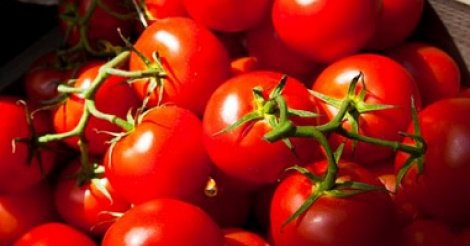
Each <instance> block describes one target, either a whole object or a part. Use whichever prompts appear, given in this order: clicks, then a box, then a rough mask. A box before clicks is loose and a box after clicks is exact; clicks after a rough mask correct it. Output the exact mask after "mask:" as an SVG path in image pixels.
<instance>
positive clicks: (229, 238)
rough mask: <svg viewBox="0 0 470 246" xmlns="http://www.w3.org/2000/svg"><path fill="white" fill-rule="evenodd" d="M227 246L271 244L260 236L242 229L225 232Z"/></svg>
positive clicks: (230, 229)
mask: <svg viewBox="0 0 470 246" xmlns="http://www.w3.org/2000/svg"><path fill="white" fill-rule="evenodd" d="M223 232H224V238H225V242H226V246H269V245H270V244H269V243H268V242H267V241H266V240H265V239H264V238H263V237H261V236H260V235H258V234H256V233H254V232H251V231H248V230H244V229H240V228H226V229H224V230H223Z"/></svg>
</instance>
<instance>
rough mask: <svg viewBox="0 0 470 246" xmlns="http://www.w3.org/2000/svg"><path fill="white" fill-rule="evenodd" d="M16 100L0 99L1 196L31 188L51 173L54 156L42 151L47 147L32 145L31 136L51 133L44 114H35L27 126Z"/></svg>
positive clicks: (21, 106) (24, 116) (51, 153)
mask: <svg viewBox="0 0 470 246" xmlns="http://www.w3.org/2000/svg"><path fill="white" fill-rule="evenodd" d="M19 100H20V99H19V98H14V97H7V96H1V97H0V115H2V116H3V119H2V120H0V129H1V131H0V160H1V161H0V194H5V193H12V192H18V191H21V190H25V189H27V188H29V187H32V186H33V185H34V184H36V183H38V182H39V181H41V180H42V179H43V178H44V176H45V175H47V174H48V173H49V172H50V171H51V169H52V167H53V165H54V161H55V157H56V154H55V153H54V152H53V151H52V150H47V149H44V148H43V147H47V146H42V147H41V146H38V145H37V144H32V143H33V142H34V140H33V139H32V137H37V136H39V134H45V133H50V132H51V128H52V126H51V123H50V121H49V119H48V118H47V116H46V114H44V111H39V112H37V113H36V114H34V117H33V120H32V124H31V126H30V125H29V124H28V121H27V120H26V119H27V113H26V111H25V106H24V105H22V104H20V103H19ZM32 128H34V131H32ZM33 133H35V134H33ZM33 135H36V136H33ZM16 139H23V140H25V141H26V142H22V141H15V140H16ZM27 141H30V143H28V142H27ZM34 145H36V146H34ZM38 148H39V149H38ZM30 157H32V158H30Z"/></svg>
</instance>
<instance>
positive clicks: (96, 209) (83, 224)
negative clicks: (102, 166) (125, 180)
mask: <svg viewBox="0 0 470 246" xmlns="http://www.w3.org/2000/svg"><path fill="white" fill-rule="evenodd" d="M79 167H80V160H74V161H72V162H71V163H70V164H69V165H68V166H67V167H66V169H64V170H63V171H62V173H61V174H60V178H59V180H58V182H57V184H56V187H55V192H54V200H55V206H56V208H57V211H58V212H59V214H60V216H61V217H62V219H64V221H66V222H67V223H68V224H69V225H71V226H73V227H75V228H77V229H79V230H81V231H84V232H87V233H88V234H91V235H97V236H102V235H104V232H105V231H106V230H107V229H108V228H109V226H111V224H112V223H113V222H114V220H115V217H113V216H112V215H111V213H123V212H125V211H127V210H128V209H129V208H130V204H129V203H128V202H126V201H124V199H123V198H121V197H119V195H117V194H116V192H115V191H114V190H113V189H112V187H111V186H110V184H109V182H108V180H107V179H106V178H95V179H92V180H90V181H89V182H87V183H85V184H84V185H82V186H79V185H77V180H76V179H75V178H74V177H76V176H75V175H77V174H78V169H79Z"/></svg>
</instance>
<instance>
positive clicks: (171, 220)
mask: <svg viewBox="0 0 470 246" xmlns="http://www.w3.org/2000/svg"><path fill="white" fill-rule="evenodd" d="M102 245H103V246H108V245H161V246H174V245H194V246H199V245H200V246H207V245H211V246H223V245H224V238H223V234H222V231H221V229H220V228H219V227H218V226H217V225H216V224H215V222H214V221H213V220H212V219H211V218H210V217H209V216H208V215H207V214H206V213H204V211H202V210H201V209H200V208H198V207H196V206H194V205H191V204H189V203H185V202H182V201H179V200H173V199H155V200H151V201H149V202H146V203H143V204H140V205H137V206H135V207H133V208H132V209H131V210H129V211H128V212H126V213H125V214H124V215H123V216H122V217H121V218H120V219H119V220H118V221H116V223H114V224H113V225H112V226H111V228H109V230H108V231H107V232H106V234H105V236H104V239H103V242H102Z"/></svg>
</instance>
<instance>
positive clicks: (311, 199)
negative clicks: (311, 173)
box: [281, 192, 322, 228]
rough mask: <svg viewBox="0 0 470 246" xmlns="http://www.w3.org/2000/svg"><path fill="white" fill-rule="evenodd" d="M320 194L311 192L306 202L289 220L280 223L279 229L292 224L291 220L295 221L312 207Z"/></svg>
mask: <svg viewBox="0 0 470 246" xmlns="http://www.w3.org/2000/svg"><path fill="white" fill-rule="evenodd" d="M321 196H322V193H320V192H313V193H312V194H311V195H310V196H309V197H308V198H307V200H306V201H305V202H304V203H303V204H302V205H301V206H300V207H299V208H298V209H297V210H296V211H295V212H294V213H293V214H291V216H289V218H287V220H286V221H284V223H282V225H281V228H284V227H285V226H286V225H287V224H289V223H290V222H292V221H293V220H295V219H297V218H298V217H299V216H300V215H302V214H303V213H304V212H305V211H307V210H308V209H309V208H310V206H312V205H313V204H314V203H315V202H316V201H317V200H318V199H319V198H320V197H321Z"/></svg>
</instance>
